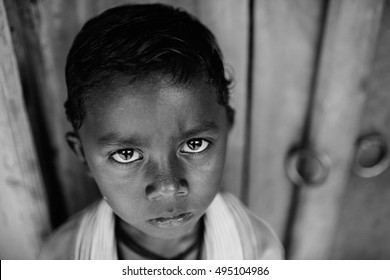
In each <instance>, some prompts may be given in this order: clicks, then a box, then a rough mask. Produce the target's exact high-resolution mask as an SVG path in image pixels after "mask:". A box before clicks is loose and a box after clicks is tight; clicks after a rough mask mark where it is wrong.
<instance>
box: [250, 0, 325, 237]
mask: <svg viewBox="0 0 390 280" xmlns="http://www.w3.org/2000/svg"><path fill="white" fill-rule="evenodd" d="M320 6H321V5H320V1H311V0H296V1H287V0H276V1H268V0H258V1H255V34H254V36H255V48H254V73H253V75H254V76H253V102H252V104H251V106H252V111H253V113H252V127H251V131H252V132H251V134H252V137H251V141H250V142H251V147H250V151H251V154H250V170H249V176H250V178H249V182H250V188H249V207H250V208H251V209H252V210H253V211H254V212H255V213H256V214H258V215H259V216H261V217H263V218H265V220H267V221H268V222H269V223H270V224H271V225H272V227H273V228H274V229H275V230H276V232H277V234H278V235H279V237H280V238H281V239H282V238H283V235H284V231H285V225H286V222H287V218H288V211H289V206H290V200H291V194H292V190H293V188H292V185H291V182H290V181H289V180H288V178H287V176H286V175H285V169H284V163H285V158H286V154H287V153H288V151H289V149H290V148H291V147H292V146H293V145H295V144H296V143H297V142H299V141H300V136H301V133H302V127H303V123H304V118H305V111H306V107H307V102H308V97H309V95H310V81H311V73H312V71H313V64H314V63H313V60H314V54H315V45H316V40H317V33H318V28H319V22H318V17H319V13H320Z"/></svg>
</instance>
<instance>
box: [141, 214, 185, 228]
mask: <svg viewBox="0 0 390 280" xmlns="http://www.w3.org/2000/svg"><path fill="white" fill-rule="evenodd" d="M191 218H192V213H190V212H188V213H183V214H180V215H173V216H170V217H158V218H155V219H151V220H149V221H148V222H149V223H150V224H152V225H154V226H156V227H158V228H174V227H178V226H180V225H182V224H184V223H185V222H187V221H188V220H190V219H191Z"/></svg>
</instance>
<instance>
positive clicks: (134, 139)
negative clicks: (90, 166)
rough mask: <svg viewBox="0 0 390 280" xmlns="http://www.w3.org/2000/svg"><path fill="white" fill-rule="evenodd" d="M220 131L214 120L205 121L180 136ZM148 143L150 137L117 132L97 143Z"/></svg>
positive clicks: (116, 144)
mask: <svg viewBox="0 0 390 280" xmlns="http://www.w3.org/2000/svg"><path fill="white" fill-rule="evenodd" d="M218 131H219V128H218V126H217V125H216V124H215V123H214V122H209V121H204V122H201V123H199V124H197V125H196V126H195V127H193V128H191V129H189V130H187V131H185V132H184V133H183V134H182V135H181V136H180V137H181V138H183V139H188V138H192V137H195V136H197V135H199V134H201V133H206V132H207V133H211V134H216V133H217V132H218ZM147 143H149V142H148V139H147V138H144V137H141V136H140V135H137V134H135V135H132V136H131V137H123V136H121V135H120V134H118V133H115V132H111V133H108V134H107V135H104V136H102V137H100V138H99V139H98V140H97V144H98V145H99V146H121V145H126V146H145V145H147Z"/></svg>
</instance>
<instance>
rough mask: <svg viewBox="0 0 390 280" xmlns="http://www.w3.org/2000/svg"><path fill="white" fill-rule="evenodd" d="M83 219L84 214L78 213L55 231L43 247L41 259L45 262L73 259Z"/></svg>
mask: <svg viewBox="0 0 390 280" xmlns="http://www.w3.org/2000/svg"><path fill="white" fill-rule="evenodd" d="M81 217H82V213H78V214H76V215H74V216H73V217H71V218H70V219H69V220H68V221H67V222H66V223H65V224H63V225H62V226H60V227H59V228H58V229H57V230H55V231H54V233H52V234H51V235H50V237H49V239H48V240H47V241H46V243H45V245H44V246H43V248H42V251H41V253H40V256H39V258H40V259H43V260H71V259H73V258H74V256H73V255H74V247H75V243H76V235H77V231H78V228H79V224H80V221H81Z"/></svg>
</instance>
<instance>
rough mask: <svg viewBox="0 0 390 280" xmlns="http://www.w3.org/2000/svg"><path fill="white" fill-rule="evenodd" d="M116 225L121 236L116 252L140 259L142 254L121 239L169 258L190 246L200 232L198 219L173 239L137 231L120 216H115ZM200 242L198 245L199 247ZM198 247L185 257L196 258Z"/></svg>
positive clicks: (129, 257) (123, 255) (122, 256)
mask: <svg viewBox="0 0 390 280" xmlns="http://www.w3.org/2000/svg"><path fill="white" fill-rule="evenodd" d="M116 227H118V228H117V230H118V231H121V238H118V254H119V256H120V258H122V259H135V258H137V259H142V257H143V256H140V255H139V254H137V253H135V252H134V251H133V250H131V249H130V248H129V246H127V245H126V242H124V241H123V239H125V238H126V237H127V240H132V242H136V243H137V244H138V245H139V246H141V247H143V248H145V249H147V250H148V251H150V252H152V253H154V254H156V255H158V256H161V257H162V258H166V259H171V258H173V257H175V256H177V255H179V254H181V253H183V252H184V251H186V250H187V249H188V248H189V247H191V246H192V245H193V244H194V243H195V242H196V241H197V239H198V238H199V236H200V234H203V232H199V231H200V230H202V231H203V229H202V228H200V221H198V222H197V223H196V225H195V227H194V228H193V229H192V230H191V231H190V232H188V234H185V235H183V236H180V237H178V238H173V239H164V238H158V237H154V236H149V235H146V234H145V233H143V232H141V231H139V230H138V229H136V228H134V227H132V226H131V225H129V224H127V223H126V222H124V221H123V220H121V219H120V218H118V217H117V218H116ZM201 246H202V244H200V246H199V247H201ZM198 249H199V248H196V249H195V250H193V251H192V252H191V253H190V254H188V255H187V256H186V259H196V257H197V253H198Z"/></svg>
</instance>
